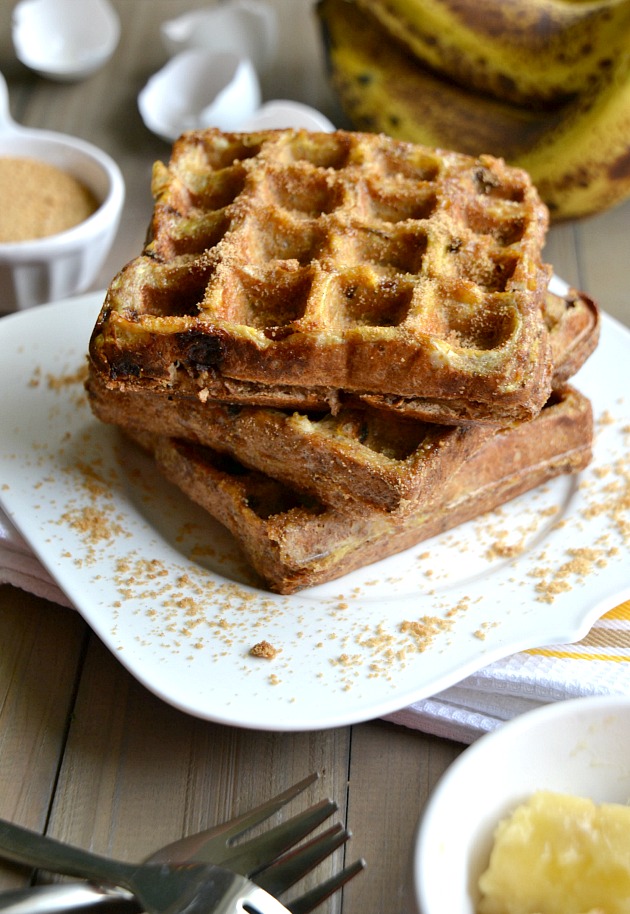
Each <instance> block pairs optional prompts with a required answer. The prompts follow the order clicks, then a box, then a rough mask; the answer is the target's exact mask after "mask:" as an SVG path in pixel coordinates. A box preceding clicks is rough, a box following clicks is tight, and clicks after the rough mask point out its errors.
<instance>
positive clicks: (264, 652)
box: [249, 641, 280, 660]
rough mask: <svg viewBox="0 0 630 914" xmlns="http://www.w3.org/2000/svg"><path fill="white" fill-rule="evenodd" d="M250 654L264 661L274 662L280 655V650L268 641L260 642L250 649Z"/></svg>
mask: <svg viewBox="0 0 630 914" xmlns="http://www.w3.org/2000/svg"><path fill="white" fill-rule="evenodd" d="M249 653H250V655H251V656H252V657H261V658H262V659H263V660H273V659H274V658H275V657H277V656H278V654H279V653H280V649H279V648H277V647H274V646H273V644H269V642H268V641H259V642H258V644H254V646H253V647H250V649H249Z"/></svg>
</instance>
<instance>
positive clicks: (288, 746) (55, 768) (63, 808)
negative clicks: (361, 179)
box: [0, 0, 630, 914]
mask: <svg viewBox="0 0 630 914" xmlns="http://www.w3.org/2000/svg"><path fill="white" fill-rule="evenodd" d="M200 5H202V4H201V3H199V2H198V0H197V2H195V0H192V2H191V0H115V6H116V7H117V9H118V11H119V13H120V15H121V18H122V22H123V30H122V38H121V42H120V45H119V48H118V50H117V52H116V54H115V56H114V58H113V60H112V61H111V62H110V63H109V64H108V65H107V66H106V67H105V68H104V69H102V70H101V71H100V72H98V73H97V74H95V75H94V76H92V77H90V78H89V79H87V80H85V81H83V82H79V83H77V84H59V83H53V82H50V81H46V80H43V79H39V78H38V77H37V76H35V75H34V74H33V73H31V72H30V71H28V70H26V68H24V67H23V66H22V65H21V64H19V62H18V61H17V60H16V59H15V56H14V53H13V49H12V44H11V38H10V16H11V9H12V7H13V6H14V4H13V3H8V2H6V0H5V2H3V3H2V4H0V54H1V56H0V62H1V63H0V69H1V70H2V72H3V73H4V75H5V77H6V79H7V81H8V83H9V89H10V101H11V112H12V116H13V117H14V119H15V120H16V121H18V122H20V123H22V124H25V125H28V126H37V127H45V128H50V129H54V130H60V131H63V132H66V133H70V134H74V135H76V136H81V137H84V138H86V139H89V140H90V141H92V142H94V143H96V144H97V145H99V146H101V147H102V148H103V149H105V150H106V151H108V152H109V153H110V154H111V155H113V156H114V157H115V158H116V159H117V161H118V162H119V164H120V166H121V168H122V170H123V173H124V177H125V180H126V184H127V200H126V205H125V212H124V217H123V221H122V225H121V229H120V232H119V235H118V238H117V241H116V243H115V245H114V248H113V250H112V252H111V255H110V256H109V258H108V261H107V263H106V264H105V266H104V268H103V271H102V274H101V275H100V276H99V278H98V280H97V281H96V282H95V284H94V288H95V289H98V288H102V287H104V286H105V285H106V284H107V282H108V281H109V279H110V278H111V277H112V275H113V273H114V272H115V271H116V270H117V269H118V267H120V266H121V265H122V264H123V263H124V262H126V261H127V260H128V259H129V258H130V257H131V256H132V255H133V254H135V253H136V252H137V251H138V250H139V248H140V245H141V244H142V241H143V238H144V234H145V229H146V225H147V223H148V218H149V213H150V207H151V199H150V193H149V176H150V170H151V164H152V162H153V161H154V160H155V159H159V158H162V159H164V158H165V157H166V156H167V155H168V147H167V146H166V144H165V143H163V142H162V141H161V140H159V139H158V138H156V137H155V136H153V135H152V134H151V133H150V132H149V131H148V130H147V129H146V128H145V127H144V125H143V123H142V121H141V119H140V116H139V114H138V109H137V104H136V99H137V95H138V92H139V90H140V89H141V88H142V86H143V85H144V84H145V82H146V80H147V78H148V77H149V76H150V75H151V74H152V73H153V72H155V71H156V70H157V69H159V67H160V66H161V65H162V63H163V62H164V60H165V56H164V52H163V50H162V47H161V43H160V39H159V25H160V23H161V22H162V21H164V20H165V19H168V18H171V17H172V16H174V15H176V14H178V13H180V12H183V11H184V10H186V9H193V8H196V7H198V6H200ZM275 5H276V7H277V8H278V9H279V12H280V14H281V15H280V17H279V21H280V26H281V47H282V52H283V55H282V62H281V63H279V64H278V65H277V66H275V67H274V68H273V69H272V70H271V71H270V72H269V73H268V74H267V75H266V77H265V79H264V81H263V88H264V92H265V96H266V97H267V98H274V97H275V98H280V97H287V96H289V97H292V98H295V99H298V100H301V101H304V102H306V103H309V104H312V105H314V106H317V107H319V108H320V109H321V110H323V111H325V112H326V113H327V114H328V115H329V116H331V117H332V118H333V119H334V118H335V117H336V116H337V112H336V111H335V107H334V103H333V102H332V100H331V97H330V95H329V92H328V90H327V87H326V83H325V79H324V76H323V67H322V60H321V53H320V49H319V43H318V40H317V32H316V27H315V23H314V21H313V17H312V15H311V5H310V3H308V2H305V0H276V2H275ZM337 122H338V121H337ZM629 245H630V204H626V205H623V206H621V207H618V208H617V209H615V210H613V211H611V212H610V213H607V214H604V215H602V216H599V217H597V218H593V219H590V220H587V221H585V222H582V223H580V224H573V225H563V226H559V227H556V228H554V229H552V231H551V233H550V238H549V242H548V248H547V258H548V259H549V260H550V261H551V262H552V263H553V264H554V266H555V268H556V271H557V273H558V274H559V275H561V276H563V277H564V278H565V279H567V280H568V281H569V282H571V283H573V284H574V285H577V286H578V287H580V288H582V289H584V290H586V291H588V292H589V293H590V294H591V295H593V296H594V297H595V298H597V299H598V300H599V302H600V304H601V305H602V307H603V308H604V309H605V310H607V311H608V312H609V313H611V314H614V315H615V316H616V317H618V318H620V319H621V320H623V321H625V322H626V323H630V304H629V303H628V302H629V299H628V294H627V288H626V287H627V258H628V251H629ZM462 749H463V746H462V745H460V744H457V743H454V742H449V741H446V740H442V739H438V738H435V737H432V736H428V735H425V734H422V733H419V732H416V731H412V730H407V729H404V728H402V727H397V726H394V725H392V724H387V723H384V722H382V721H374V722H369V723H362V724H360V725H356V726H352V727H341V728H338V729H332V730H326V731H319V732H305V733H274V732H258V731H249V730H241V729H237V728H232V727H229V726H222V725H216V724H213V723H208V722H206V721H202V720H198V719H196V718H193V717H190V716H188V715H186V714H184V713H181V712H180V711H178V710H176V709H174V708H172V707H171V706H169V705H167V704H165V703H163V702H162V701H161V700H160V699H158V698H156V697H154V696H153V695H152V694H150V693H149V692H148V691H146V690H145V689H144V688H143V686H141V685H140V684H138V683H137V682H136V681H135V680H134V679H133V678H132V677H131V676H130V675H129V673H127V672H126V670H125V669H124V668H123V667H122V666H121V664H120V663H119V661H118V660H117V658H116V657H115V656H113V655H112V654H110V653H109V652H108V651H107V650H106V649H105V648H104V647H103V645H102V644H101V643H100V641H99V640H98V639H97V638H96V637H95V635H94V634H93V633H92V632H91V631H90V629H89V628H88V627H87V626H86V624H85V623H84V622H83V621H82V619H81V617H80V616H79V614H78V613H76V612H74V611H73V610H69V609H65V608H62V607H59V606H56V605H54V604H50V603H47V602H46V601H44V600H41V599H38V598H36V597H34V596H32V595H30V594H28V593H26V592H23V591H21V590H17V589H14V588H12V587H9V586H6V585H5V586H3V587H0V816H2V817H5V818H7V819H11V820H13V821H15V822H19V823H21V824H23V825H25V826H28V827H30V828H33V829H36V830H38V831H42V832H43V831H45V832H47V833H49V834H51V835H55V836H57V837H59V838H61V839H63V840H66V841H69V842H72V843H75V844H78V845H81V846H83V847H86V848H91V849H93V850H95V851H97V852H102V853H106V854H110V855H114V856H118V857H120V858H122V859H129V860H137V859H140V858H141V857H142V856H143V855H145V854H148V853H149V852H150V851H151V850H153V849H154V848H155V847H157V846H158V845H159V844H161V843H166V842H167V841H169V840H173V839H175V838H177V837H179V836H180V835H182V834H185V833H188V832H191V831H194V830H197V829H199V828H202V827H207V826H209V825H211V824H215V823H217V822H219V821H222V820H224V819H226V818H228V817H230V816H232V815H234V814H236V813H237V812H238V811H242V810H244V809H246V808H248V807H251V806H252V805H254V804H256V803H258V802H261V801H262V800H264V799H266V798H267V797H268V796H269V795H270V794H271V793H272V792H276V791H280V790H282V789H284V788H285V787H287V786H288V785H290V784H291V783H293V782H295V781H297V780H298V779H300V778H302V777H304V776H305V775H306V774H308V773H309V772H311V771H313V770H317V771H319V772H320V773H321V774H322V779H321V781H320V782H319V783H318V784H316V785H315V786H314V787H313V788H311V789H310V790H309V792H308V794H307V797H306V800H304V801H301V802H300V803H296V804H295V806H294V807H292V808H293V809H298V808H302V806H303V805H305V803H306V801H307V800H310V801H314V800H316V799H319V798H321V797H323V796H331V797H333V798H334V799H335V800H336V801H337V802H338V804H339V808H340V809H339V816H340V818H341V819H342V820H344V821H345V822H346V823H347V825H348V827H349V828H350V829H351V830H352V832H353V838H352V840H351V842H350V845H349V847H348V850H347V855H348V858H349V859H354V858H356V857H357V856H364V857H365V858H366V859H367V862H368V869H367V870H366V872H365V873H364V874H363V875H362V876H360V877H359V878H358V879H356V880H355V881H354V882H353V883H351V884H350V885H349V886H348V887H347V889H346V890H345V892H344V894H343V897H342V896H341V895H338V896H336V897H335V898H334V899H332V900H331V901H330V902H328V903H327V904H326V905H324V906H323V907H322V908H321V910H322V912H323V914H326V912H344V914H386V912H387V914H389V912H398V911H401V910H402V904H403V903H402V893H403V885H404V883H405V880H406V878H407V874H408V870H409V857H410V853H411V850H412V847H413V839H414V831H415V828H416V824H417V821H418V818H419V816H420V814H421V812H422V809H423V806H424V804H425V802H426V800H427V797H428V796H429V794H430V793H431V790H432V788H433V786H434V785H435V783H436V781H437V780H438V779H439V777H440V776H441V774H442V773H443V771H444V770H445V769H446V768H447V767H448V765H449V764H450V763H451V762H452V761H453V760H454V759H455V758H456V757H457V755H458V754H459V753H460V752H461V751H462ZM340 862H341V853H338V854H337V856H336V857H335V859H334V861H333V863H334V866H335V868H337V867H338V865H339V864H340ZM325 869H326V868H325V867H322V868H321V869H320V873H321V872H323V871H325ZM30 879H31V874H30V873H29V871H28V870H26V869H21V868H18V867H12V866H8V865H6V866H5V865H0V889H3V888H13V887H17V886H20V885H23V884H26V883H28V882H29V880H30Z"/></svg>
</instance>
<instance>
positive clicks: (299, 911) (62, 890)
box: [0, 774, 365, 914]
mask: <svg viewBox="0 0 630 914" xmlns="http://www.w3.org/2000/svg"><path fill="white" fill-rule="evenodd" d="M317 777H318V775H317V774H312V775H309V776H308V777H306V778H304V780H302V781H300V782H299V783H298V784H295V785H294V786H293V787H290V788H289V789H288V790H285V791H284V792H283V793H281V794H279V795H278V796H276V797H274V798H272V799H270V800H268V801H267V802H265V803H262V804H261V805H260V806H258V807H256V808H255V809H253V810H250V811H249V812H246V813H245V814H243V815H240V816H238V817H236V818H234V819H232V820H230V821H229V822H226V823H224V824H222V825H219V826H215V827H214V828H210V829H207V830H205V831H203V832H200V833H199V834H196V835H191V836H188V837H186V838H182V839H180V840H178V841H175V842H173V843H172V844H169V845H167V846H166V847H164V848H161V849H160V850H159V851H157V852H156V853H154V854H153V855H152V856H151V857H150V858H149V860H148V861H147V862H150V863H153V864H156V863H172V862H184V861H189V862H193V861H196V862H212V863H215V864H223V865H224V866H226V867H228V868H229V869H230V870H232V871H234V872H236V873H238V874H240V875H242V876H246V877H250V878H252V879H253V880H254V882H255V883H257V884H258V885H259V886H261V887H262V888H263V889H265V890H266V891H267V892H270V893H272V894H274V895H275V894H282V893H283V892H285V891H286V890H287V889H288V888H289V887H290V886H292V885H294V884H295V883H296V882H297V881H298V880H299V879H301V878H302V877H303V876H304V875H306V874H307V873H308V872H310V871H311V870H312V869H313V868H314V867H315V866H317V864H318V863H319V862H321V861H322V860H324V859H325V858H326V857H328V856H329V855H330V854H331V853H332V852H333V851H334V850H335V849H336V848H337V847H339V846H341V845H342V844H343V843H344V842H345V841H347V840H348V838H349V836H350V835H349V832H347V831H346V830H345V829H344V828H343V827H342V826H341V825H336V826H333V827H332V828H329V829H328V831H326V832H324V833H323V834H321V835H319V836H317V837H316V838H313V839H312V840H311V841H309V842H307V843H305V844H303V845H302V846H300V847H295V845H296V844H297V843H298V842H299V841H301V840H302V838H304V837H305V836H306V835H308V834H310V832H312V831H313V829H314V828H316V827H317V826H318V825H319V824H321V823H322V822H323V821H325V819H327V818H328V817H329V816H330V815H331V814H332V813H333V812H334V811H335V810H336V809H337V805H336V804H335V803H333V802H332V801H330V800H324V801H322V802H321V803H318V804H316V805H315V806H312V807H310V808H308V809H306V810H305V811H304V812H302V813H299V814H298V815H296V816H294V817H293V818H291V819H289V820H287V821H286V822H283V823H281V824H280V825H278V826H276V827H275V828H272V829H270V830H268V831H267V832H264V833H262V834H260V835H258V836H256V837H253V838H250V839H249V840H247V841H245V842H243V843H240V844H235V842H236V841H237V839H238V838H240V837H242V836H243V835H244V834H245V833H246V832H247V831H249V830H251V829H252V828H254V827H255V826H256V825H259V824H260V823H262V822H264V821H265V820H266V819H267V818H269V817H270V816H271V815H273V814H274V813H276V812H278V811H279V810H280V809H281V808H282V807H283V806H284V805H286V804H287V803H288V802H289V801H290V800H292V799H293V798H294V797H296V796H297V795H298V794H299V793H301V792H302V791H303V790H305V789H306V788H307V787H308V786H310V784H312V783H313V782H314V781H315V780H316V779H317ZM290 848H294V849H293V850H292V851H291V852H290V853H289V852H288V851H289V849H290ZM364 866H365V863H364V861H363V860H358V861H357V862H356V863H354V864H353V865H352V866H349V867H346V868H345V869H343V870H342V871H341V872H340V873H338V874H337V875H335V876H333V877H331V878H330V879H329V880H327V881H325V882H323V883H321V884H319V885H318V886H316V887H315V888H314V889H313V890H311V891H310V892H307V893H306V894H305V895H302V896H301V897H299V898H297V899H295V900H294V901H292V902H291V903H290V905H289V907H288V909H287V910H289V911H290V912H292V914H309V912H310V911H313V910H314V909H315V908H316V907H317V906H318V905H319V904H321V903H322V902H323V901H324V900H325V899H326V898H328V897H329V896H330V895H332V894H333V893H334V892H336V891H337V890H338V889H339V888H341V887H342V886H343V885H344V884H345V883H346V882H348V881H349V880H350V879H351V878H352V877H353V876H354V875H356V874H357V873H358V872H360V871H361V869H363V867H364ZM94 904H98V905H99V907H100V906H101V905H103V904H105V905H108V904H109V905H111V906H112V908H113V907H114V906H116V908H117V910H119V909H120V906H121V905H124V911H123V914H127V912H129V914H131V912H134V911H136V912H137V910H138V905H137V902H136V901H135V900H134V899H133V897H132V896H131V895H129V894H128V893H126V894H125V893H123V892H122V891H121V890H114V891H112V890H108V889H105V888H103V887H102V886H98V885H89V884H85V883H67V882H66V883H60V884H54V885H45V886H36V887H33V888H29V889H21V890H16V891H10V892H5V893H3V894H0V911H3V912H4V914H58V912H60V911H62V910H64V911H65V910H72V909H75V910H76V909H78V908H80V907H84V906H86V905H94Z"/></svg>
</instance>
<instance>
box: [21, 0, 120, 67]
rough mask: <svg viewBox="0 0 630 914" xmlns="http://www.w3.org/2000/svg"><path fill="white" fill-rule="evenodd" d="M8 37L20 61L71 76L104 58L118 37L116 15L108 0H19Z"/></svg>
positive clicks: (30, 65) (100, 61) (112, 51)
mask: <svg viewBox="0 0 630 914" xmlns="http://www.w3.org/2000/svg"><path fill="white" fill-rule="evenodd" d="M12 37H13V46H14V48H15V53H16V55H17V57H18V59H19V60H21V61H22V63H23V64H24V65H25V66H27V67H29V68H30V69H31V70H34V71H35V72H36V73H39V74H40V76H46V77H48V78H49V79H55V80H58V81H61V82H71V81H74V80H79V79H84V78H85V77H86V76H90V75H91V74H92V73H94V72H95V71H96V70H98V69H99V68H100V67H102V66H103V65H104V64H105V63H106V62H107V61H108V60H109V58H110V57H111V56H112V54H113V53H114V51H115V50H116V47H117V45H118V41H119V39H120V20H119V18H118V14H117V13H116V11H115V10H114V8H113V7H112V5H111V4H110V3H109V0H22V2H21V3H18V4H17V6H16V7H15V9H14V11H13V26H12Z"/></svg>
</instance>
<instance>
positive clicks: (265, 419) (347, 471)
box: [88, 291, 599, 510]
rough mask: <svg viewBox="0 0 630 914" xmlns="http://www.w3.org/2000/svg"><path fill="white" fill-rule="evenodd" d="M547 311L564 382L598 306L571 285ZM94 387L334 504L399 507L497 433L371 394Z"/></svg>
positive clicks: (100, 406) (119, 416)
mask: <svg viewBox="0 0 630 914" xmlns="http://www.w3.org/2000/svg"><path fill="white" fill-rule="evenodd" d="M544 313H545V320H546V322H547V325H548V328H549V338H550V342H551V348H552V351H553V353H554V370H553V377H554V382H555V380H556V379H559V380H560V381H562V382H564V381H566V378H567V377H568V376H569V375H570V374H572V373H573V372H575V371H576V370H577V369H578V368H579V367H580V365H581V364H582V362H583V361H584V359H585V358H586V357H587V355H588V354H589V353H590V351H592V349H593V348H594V346H595V345H596V342H597V337H598V332H599V312H598V309H597V307H596V305H595V304H594V303H593V302H592V301H591V300H590V299H588V298H586V297H585V296H580V295H578V294H577V293H575V292H573V291H569V292H568V293H567V295H566V296H565V297H563V298H561V297H559V296H556V295H552V294H550V293H548V295H547V298H546V305H545V309H544ZM556 386H557V385H556ZM88 391H89V394H90V401H91V405H92V408H93V410H94V412H95V414H96V415H97V416H98V417H99V419H101V420H102V421H104V422H109V423H112V424H115V425H121V426H125V427H128V428H131V429H134V428H144V429H145V430H147V431H151V432H153V433H155V434H160V435H168V436H170V437H176V438H184V439H187V440H190V441H194V442H196V443H198V444H205V445H207V446H209V447H211V448H213V449H214V450H217V451H221V452H225V453H228V454H231V455H232V456H234V457H236V459H237V460H239V461H240V462H241V463H244V464H245V465H246V466H249V467H252V468H254V469H259V470H262V471H263V472H265V473H266V474H267V475H269V476H273V477H275V478H279V479H283V480H285V481H286V482H288V483H290V484H292V485H294V486H296V487H297V488H299V489H301V490H302V491H305V492H310V493H311V494H314V495H316V496H317V497H319V498H320V499H321V500H322V501H324V502H326V503H327V504H333V505H334V504H343V502H345V501H346V500H347V499H348V498H354V499H359V500H362V501H366V502H369V503H371V504H374V505H379V506H380V507H381V508H383V509H385V510H392V509H394V508H398V507H399V506H400V504H401V502H404V501H409V500H412V499H416V498H417V497H418V496H419V494H420V493H421V492H423V491H425V492H426V491H430V490H431V488H436V487H440V486H441V485H442V484H443V482H444V480H445V479H446V478H447V477H448V476H449V475H450V474H451V473H453V472H454V471H455V470H456V469H457V468H458V467H459V466H460V465H461V463H462V461H464V460H466V459H467V458H468V457H469V456H470V455H471V454H472V453H473V452H474V451H475V450H476V448H477V447H479V446H480V445H481V444H482V443H483V441H485V440H486V438H487V437H488V435H490V434H492V433H494V429H492V428H491V427H489V426H483V425H479V424H477V425H471V426H466V427H462V426H460V427H459V428H457V427H448V426H440V425H436V424H434V423H431V424H429V423H426V422H423V421H421V420H416V419H415V418H414V419H411V418H407V417H404V416H398V415H397V414H396V413H392V412H389V411H388V412H384V411H383V410H379V409H374V408H370V407H369V406H366V405H365V404H361V405H359V406H358V407H356V408H352V407H344V406H342V407H341V408H340V409H339V410H338V412H337V413H336V414H332V413H330V412H326V413H305V412H299V413H298V412H296V411H283V410H279V409H273V408H270V407H249V406H235V405H233V404H221V403H217V402H214V401H210V400H208V401H207V402H205V403H204V402H202V401H201V400H200V399H199V397H190V398H188V399H179V400H171V399H169V398H165V397H163V396H161V395H159V394H157V395H156V393H155V392H154V391H152V390H148V391H145V390H137V389H122V390H119V389H114V390H110V389H108V387H107V386H106V385H104V384H103V383H102V381H101V379H100V378H99V377H98V376H93V377H91V378H90V380H89V382H88Z"/></svg>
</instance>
